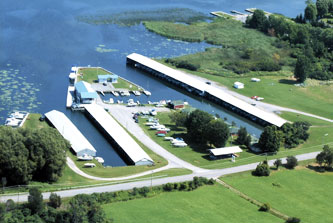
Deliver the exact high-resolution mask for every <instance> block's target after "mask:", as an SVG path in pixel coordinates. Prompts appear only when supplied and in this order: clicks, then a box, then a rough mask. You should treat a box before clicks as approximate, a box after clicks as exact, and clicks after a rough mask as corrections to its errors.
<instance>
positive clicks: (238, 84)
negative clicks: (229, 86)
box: [234, 81, 244, 89]
mask: <svg viewBox="0 0 333 223" xmlns="http://www.w3.org/2000/svg"><path fill="white" fill-rule="evenodd" d="M234 88H237V89H242V88H244V84H243V83H241V82H238V81H236V82H235V83H234Z"/></svg>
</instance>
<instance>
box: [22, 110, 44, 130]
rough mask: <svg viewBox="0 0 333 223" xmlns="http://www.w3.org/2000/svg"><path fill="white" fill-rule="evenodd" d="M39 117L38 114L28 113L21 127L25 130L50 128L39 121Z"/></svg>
mask: <svg viewBox="0 0 333 223" xmlns="http://www.w3.org/2000/svg"><path fill="white" fill-rule="evenodd" d="M40 117H41V115H40V114H36V113H30V114H29V116H28V118H27V119H26V121H25V122H24V124H23V126H22V127H23V128H26V129H41V128H46V127H50V126H49V125H48V124H47V123H46V122H45V121H39V118H40Z"/></svg>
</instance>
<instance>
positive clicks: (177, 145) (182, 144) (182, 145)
mask: <svg viewBox="0 0 333 223" xmlns="http://www.w3.org/2000/svg"><path fill="white" fill-rule="evenodd" d="M173 146H175V147H186V146H187V144H186V143H184V142H182V143H175V144H173Z"/></svg>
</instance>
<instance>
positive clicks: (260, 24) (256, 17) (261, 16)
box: [246, 9, 268, 32]
mask: <svg viewBox="0 0 333 223" xmlns="http://www.w3.org/2000/svg"><path fill="white" fill-rule="evenodd" d="M246 22H247V24H248V26H249V27H250V28H253V29H258V30H260V31H263V32H267V28H268V19H267V17H266V15H265V13H264V11H263V10H260V9H256V10H255V11H254V12H253V15H252V16H251V17H250V19H249V20H247V21H246Z"/></svg>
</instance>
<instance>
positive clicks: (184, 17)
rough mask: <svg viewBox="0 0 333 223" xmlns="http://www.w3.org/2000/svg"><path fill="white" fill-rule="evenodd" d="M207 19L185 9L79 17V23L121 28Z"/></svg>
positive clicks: (200, 14) (188, 22) (202, 15)
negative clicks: (109, 25) (143, 24)
mask: <svg viewBox="0 0 333 223" xmlns="http://www.w3.org/2000/svg"><path fill="white" fill-rule="evenodd" d="M207 19H209V17H208V16H207V15H205V14H203V13H201V12H197V11H194V10H191V9H185V8H170V9H156V10H147V11H126V12H121V13H109V14H108V13H104V14H99V15H82V16H78V17H77V20H78V21H80V22H85V23H89V24H95V25H101V24H117V25H121V26H132V25H137V24H140V23H141V22H143V21H168V22H179V23H186V24H190V23H193V22H198V21H204V20H207Z"/></svg>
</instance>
